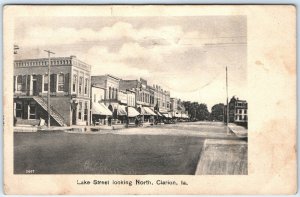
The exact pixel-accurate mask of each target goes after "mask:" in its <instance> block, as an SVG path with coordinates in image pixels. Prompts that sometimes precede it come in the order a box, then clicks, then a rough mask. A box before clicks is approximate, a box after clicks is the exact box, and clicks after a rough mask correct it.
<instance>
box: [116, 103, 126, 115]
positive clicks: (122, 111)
mask: <svg viewBox="0 0 300 197" xmlns="http://www.w3.org/2000/svg"><path fill="white" fill-rule="evenodd" d="M126 115H127V113H126V106H125V105H119V106H118V116H126Z"/></svg>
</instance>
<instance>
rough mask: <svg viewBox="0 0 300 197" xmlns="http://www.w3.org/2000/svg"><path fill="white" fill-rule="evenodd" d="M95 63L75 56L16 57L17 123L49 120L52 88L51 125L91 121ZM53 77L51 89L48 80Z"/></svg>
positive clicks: (15, 99)
mask: <svg viewBox="0 0 300 197" xmlns="http://www.w3.org/2000/svg"><path fill="white" fill-rule="evenodd" d="M90 71H91V66H90V65H88V64H86V63H84V62H82V61H80V60H78V59H77V58H76V57H75V56H71V57H53V58H51V73H50V76H49V75H48V59H47V58H40V59H22V60H15V61H14V116H15V117H16V119H17V124H30V125H37V124H38V122H39V120H40V118H42V119H44V120H45V121H46V123H47V121H48V112H47V106H48V105H47V94H48V91H50V94H51V99H50V104H51V120H50V121H51V125H60V126H63V125H68V126H70V125H88V124H89V122H90V79H91V77H90ZM49 80H50V90H48V83H49Z"/></svg>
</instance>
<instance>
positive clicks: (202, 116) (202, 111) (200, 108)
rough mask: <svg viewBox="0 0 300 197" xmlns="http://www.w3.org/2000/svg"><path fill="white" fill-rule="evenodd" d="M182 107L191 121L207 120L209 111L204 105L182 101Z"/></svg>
mask: <svg viewBox="0 0 300 197" xmlns="http://www.w3.org/2000/svg"><path fill="white" fill-rule="evenodd" d="M183 106H184V108H185V110H186V111H188V113H189V115H190V118H191V119H192V120H209V117H210V116H209V111H208V109H207V105H206V104H204V103H201V104H199V103H198V102H190V101H184V102H183Z"/></svg>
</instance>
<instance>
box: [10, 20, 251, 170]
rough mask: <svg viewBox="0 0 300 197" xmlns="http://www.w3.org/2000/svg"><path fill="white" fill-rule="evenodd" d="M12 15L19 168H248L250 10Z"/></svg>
mask: <svg viewBox="0 0 300 197" xmlns="http://www.w3.org/2000/svg"><path fill="white" fill-rule="evenodd" d="M15 27H16V28H15V44H14V58H15V60H14V79H13V80H14V99H13V103H14V111H13V112H12V113H13V114H14V173H16V174H26V173H34V174H56V173H58V174H68V173H71V174H76V173H79V174H85V173H92V174H187V175H202V174H212V175H218V174H229V175H233V174H247V124H248V118H247V108H248V104H247V98H246V94H245V92H246V91H247V75H246V74H247V65H246V64H247V62H246V61H247V17H245V16H198V17H179V16H178V17H38V18H31V17H30V18H20V19H19V20H18V21H17V22H16V25H15Z"/></svg>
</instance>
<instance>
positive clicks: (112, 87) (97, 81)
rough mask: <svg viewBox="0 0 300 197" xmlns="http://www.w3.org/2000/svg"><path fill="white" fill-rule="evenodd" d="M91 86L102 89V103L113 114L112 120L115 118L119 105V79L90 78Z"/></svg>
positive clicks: (105, 76) (105, 77) (107, 77)
mask: <svg viewBox="0 0 300 197" xmlns="http://www.w3.org/2000/svg"><path fill="white" fill-rule="evenodd" d="M91 80H92V85H96V86H98V87H102V88H103V89H104V99H103V100H102V102H103V103H104V104H105V105H106V106H107V107H108V108H109V110H111V111H112V113H113V118H114V119H116V118H117V112H118V105H119V100H118V98H119V87H120V85H119V83H120V78H118V77H115V76H112V75H100V76H92V77H91Z"/></svg>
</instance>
